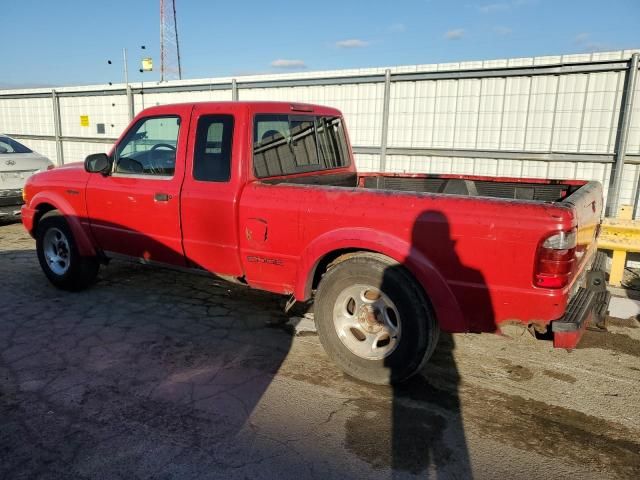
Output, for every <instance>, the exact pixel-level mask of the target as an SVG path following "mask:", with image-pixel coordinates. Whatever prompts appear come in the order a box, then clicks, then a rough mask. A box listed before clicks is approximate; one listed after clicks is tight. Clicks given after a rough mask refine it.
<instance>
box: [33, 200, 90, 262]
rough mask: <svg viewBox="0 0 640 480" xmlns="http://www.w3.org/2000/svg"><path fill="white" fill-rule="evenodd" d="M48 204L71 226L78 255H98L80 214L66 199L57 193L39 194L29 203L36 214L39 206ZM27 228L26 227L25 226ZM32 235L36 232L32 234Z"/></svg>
mask: <svg viewBox="0 0 640 480" xmlns="http://www.w3.org/2000/svg"><path fill="white" fill-rule="evenodd" d="M44 203H48V204H49V205H52V206H53V207H55V209H56V210H58V211H59V212H60V213H62V215H64V219H65V220H66V221H67V223H68V224H69V228H71V231H72V232H73V237H74V239H75V242H76V246H77V247H78V253H80V255H81V256H83V257H94V256H95V255H96V249H95V246H94V243H93V241H92V240H91V237H90V236H89V234H88V232H87V229H86V228H85V227H83V226H82V223H81V222H80V218H81V217H80V216H79V215H78V212H76V211H75V210H74V208H73V207H72V206H71V204H70V203H69V202H68V201H67V200H65V198H64V197H62V196H61V195H59V194H57V193H55V192H50V191H47V192H38V193H37V194H36V195H34V197H33V198H32V199H31V201H30V202H29V207H28V208H29V209H30V210H32V211H33V212H35V211H36V210H37V208H38V206H39V205H42V204H44ZM25 226H26V225H25ZM32 229H33V227H32V228H31V230H32ZM30 233H31V234H32V235H33V234H35V232H34V231H31V232H30Z"/></svg>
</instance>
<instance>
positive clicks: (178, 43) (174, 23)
mask: <svg viewBox="0 0 640 480" xmlns="http://www.w3.org/2000/svg"><path fill="white" fill-rule="evenodd" d="M171 3H173V31H174V32H176V53H177V55H178V80H182V65H181V64H180V42H179V41H178V18H177V16H176V0H173V2H171Z"/></svg>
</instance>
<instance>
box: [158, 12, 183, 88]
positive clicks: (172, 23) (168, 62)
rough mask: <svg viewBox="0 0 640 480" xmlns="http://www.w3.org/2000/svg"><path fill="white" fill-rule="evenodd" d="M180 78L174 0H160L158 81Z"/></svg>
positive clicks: (180, 67)
mask: <svg viewBox="0 0 640 480" xmlns="http://www.w3.org/2000/svg"><path fill="white" fill-rule="evenodd" d="M175 78H178V80H181V79H182V66H181V65H180V43H179V42H178V22H177V20H176V0H160V81H161V82H164V81H165V80H172V79H175Z"/></svg>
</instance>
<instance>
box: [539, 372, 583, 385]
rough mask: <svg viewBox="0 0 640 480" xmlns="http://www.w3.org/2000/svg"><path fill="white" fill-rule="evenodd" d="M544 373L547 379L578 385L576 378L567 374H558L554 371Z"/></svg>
mask: <svg viewBox="0 0 640 480" xmlns="http://www.w3.org/2000/svg"><path fill="white" fill-rule="evenodd" d="M542 373H543V374H544V375H546V376H547V377H551V378H555V379H556V380H560V381H562V382H567V383H576V378H575V377H572V376H571V375H568V374H566V373H562V372H556V371H554V370H544V371H543V372H542Z"/></svg>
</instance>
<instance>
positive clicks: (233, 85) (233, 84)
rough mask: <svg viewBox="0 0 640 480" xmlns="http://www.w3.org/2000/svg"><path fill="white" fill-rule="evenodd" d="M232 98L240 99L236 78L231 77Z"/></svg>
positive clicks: (235, 100) (234, 99)
mask: <svg viewBox="0 0 640 480" xmlns="http://www.w3.org/2000/svg"><path fill="white" fill-rule="evenodd" d="M231 100H233V101H234V102H237V101H238V83H237V82H236V79H235V78H233V79H231Z"/></svg>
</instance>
